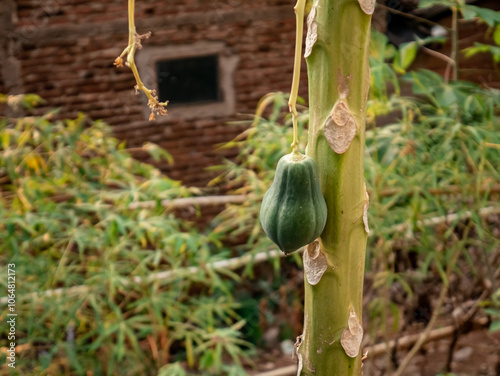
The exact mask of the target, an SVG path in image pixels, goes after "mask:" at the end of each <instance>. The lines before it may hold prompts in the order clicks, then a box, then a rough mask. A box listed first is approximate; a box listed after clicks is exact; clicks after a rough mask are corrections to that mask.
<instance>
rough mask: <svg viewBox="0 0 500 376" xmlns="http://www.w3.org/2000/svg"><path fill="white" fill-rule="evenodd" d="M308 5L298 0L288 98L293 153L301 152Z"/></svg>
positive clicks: (303, 0)
mask: <svg viewBox="0 0 500 376" xmlns="http://www.w3.org/2000/svg"><path fill="white" fill-rule="evenodd" d="M305 6H306V0H298V1H297V4H296V5H295V8H294V10H295V17H296V19H297V32H296V33H295V58H294V62H293V79H292V90H291V92H290V98H289V99H288V107H289V108H290V112H291V113H292V123H293V142H292V145H291V146H292V149H293V153H298V152H299V130H298V126H297V120H298V116H299V114H298V113H297V108H296V103H297V96H298V93H299V82H300V63H301V60H302V39H303V35H304V9H305Z"/></svg>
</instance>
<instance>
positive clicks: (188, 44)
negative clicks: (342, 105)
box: [0, 0, 500, 376]
mask: <svg viewBox="0 0 500 376" xmlns="http://www.w3.org/2000/svg"><path fill="white" fill-rule="evenodd" d="M294 5H295V2H294V1H288V0H286V1H278V0H276V1H268V2H264V1H252V2H248V1H240V0H227V1H196V0H183V1H177V2H175V3H172V4H171V3H169V2H163V1H139V0H138V1H137V2H136V4H135V18H136V26H137V31H138V32H139V34H143V33H146V32H148V31H151V32H152V36H151V38H149V39H145V40H143V41H142V44H143V48H142V49H141V50H140V51H138V53H137V55H136V64H137V67H138V69H139V72H140V74H141V78H142V80H143V81H144V83H145V84H146V86H147V87H149V88H151V89H155V90H156V91H157V94H158V95H159V99H160V100H161V101H164V100H169V101H170V103H169V105H168V107H167V109H168V116H167V117H157V118H156V120H155V121H152V122H150V121H148V118H149V114H150V111H149V108H148V106H147V100H146V97H145V96H144V95H143V93H139V94H136V93H135V90H134V85H135V84H136V83H135V79H134V77H133V75H132V72H131V71H130V69H129V68H127V67H121V68H117V67H115V66H114V65H113V63H114V61H115V58H116V57H117V56H118V55H119V54H120V53H121V52H122V51H123V49H124V48H125V47H126V45H127V41H128V21H127V2H126V1H107V2H99V1H78V0H67V1H65V0H57V1H43V2H42V1H37V0H20V1H13V0H3V1H2V2H1V3H0V17H1V20H0V72H1V74H0V94H1V97H0V144H1V145H0V151H1V154H0V155H1V158H0V189H1V191H0V193H1V202H0V250H1V253H0V260H1V263H0V268H1V269H0V270H1V273H2V278H0V281H1V282H0V284H1V285H2V293H0V299H1V301H0V303H1V306H0V319H1V320H0V322H1V324H0V325H1V328H2V333H4V329H6V328H7V314H8V307H9V306H8V304H9V300H8V294H9V291H8V289H10V287H9V284H8V281H7V273H8V271H7V270H8V268H7V265H8V264H9V263H14V264H15V265H16V267H15V270H16V281H17V282H16V286H15V289H16V290H15V291H16V302H15V309H16V312H17V313H18V319H17V320H18V321H17V326H16V346H17V347H16V356H17V360H16V369H14V370H13V369H11V368H9V367H8V366H7V361H6V355H7V350H8V345H9V341H7V339H6V338H4V336H2V338H1V342H0V348H1V349H0V350H1V351H0V359H2V360H1V365H0V375H17V374H22V375H104V374H107V375H163V376H176V375H247V374H250V375H258V374H261V375H262V374H263V372H266V371H271V370H272V371H273V372H274V373H272V375H274V376H279V375H293V374H295V372H296V371H295V368H294V366H293V365H294V364H295V362H294V361H293V360H292V355H291V353H292V351H293V344H294V342H295V338H296V336H298V335H299V334H300V333H302V319H303V318H302V315H303V312H302V300H303V273H302V266H301V263H302V258H301V257H300V255H293V256H290V257H287V258H282V257H281V256H280V254H279V253H278V252H277V251H276V248H275V246H274V245H273V244H272V243H271V241H270V240H268V239H267V238H266V237H265V235H264V233H263V231H262V229H261V228H260V224H259V221H258V212H259V208H260V202H261V199H262V196H263V194H264V193H265V191H266V190H267V189H268V188H269V186H270V184H271V182H272V179H273V177H274V169H275V166H276V163H277V161H278V160H279V158H280V157H281V156H282V155H284V154H286V153H287V152H288V148H289V144H290V142H291V137H292V135H291V120H290V118H289V115H288V108H287V94H286V93H288V91H289V90H290V86H291V77H292V70H293V52H294V40H295V15H294V13H293V6H294ZM454 9H455V10H456V11H454ZM499 11H500V3H498V1H494V0H491V1H487V0H485V1H479V0H478V1H466V2H464V1H455V0H441V1H434V0H433V1H431V0H425V1H423V0H422V1H418V0H407V1H403V0H401V1H397V0H389V1H382V0H381V1H378V2H377V7H376V11H375V14H374V16H373V21H372V24H373V32H372V40H371V44H370V48H371V57H370V65H371V70H372V79H371V90H370V96H369V101H368V108H367V149H366V160H365V171H366V172H365V176H366V180H367V187H368V190H369V193H370V211H369V219H370V226H371V232H372V233H371V235H370V237H369V243H368V251H367V252H368V254H367V263H366V281H365V312H364V327H365V333H366V335H365V340H364V343H363V346H364V348H365V349H368V350H369V355H368V359H367V360H365V366H364V367H365V368H364V372H365V374H367V375H390V374H393V372H394V371H395V370H397V369H398V367H399V366H400V365H401V361H402V359H403V358H404V357H405V355H406V354H407V353H408V350H409V348H411V346H413V345H414V344H415V343H416V342H417V340H418V338H420V336H422V335H423V333H426V330H427V334H426V337H427V338H426V341H425V343H424V344H422V345H421V346H420V347H419V351H418V352H416V354H414V356H413V357H412V360H411V362H410V364H409V365H408V367H406V370H404V372H403V374H405V375H438V374H443V375H445V374H456V375H492V376H495V375H500V350H499V349H500V292H499V284H500V267H499V266H500V245H499V242H500V241H499V238H500V205H499V204H498V202H499V193H500V173H499V166H500V122H499V106H500V93H499V91H498V89H499V88H500V72H499V70H498V62H500V12H499ZM454 15H456V17H455V16H454ZM455 36H456V37H455ZM454 67H458V69H457V74H456V76H455V69H454ZM269 93H271V94H269ZM268 94H269V95H268ZM299 94H300V95H301V97H302V98H303V99H302V101H301V106H300V111H301V115H300V119H299V120H300V127H301V128H300V129H301V136H300V137H301V140H303V141H305V140H306V139H307V134H306V133H307V122H308V111H307V74H306V67H305V64H303V72H302V76H301V85H300V92H299ZM266 95H267V96H266ZM263 97H264V98H265V99H264V100H263V102H260V103H261V104H262V106H261V108H263V109H264V111H263V113H261V114H260V115H261V116H260V115H259V116H256V115H255V111H256V107H257V105H258V103H259V101H261V99H262V98H263ZM304 147H305V145H302V146H301V150H302V151H303V150H304ZM434 316H435V319H434V320H432V319H433V317H434ZM5 333H6V332H5ZM384 343H387V344H388V345H389V346H388V349H387V348H386V346H385V345H384ZM377 346H378V347H377ZM4 359H5V361H4ZM268 375H269V376H271V373H269V374H268Z"/></svg>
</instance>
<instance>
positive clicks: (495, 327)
mask: <svg viewBox="0 0 500 376" xmlns="http://www.w3.org/2000/svg"><path fill="white" fill-rule="evenodd" d="M499 330H500V321H493V322H492V323H491V325H490V329H489V331H490V332H497V331H499Z"/></svg>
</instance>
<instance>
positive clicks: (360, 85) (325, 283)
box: [298, 0, 374, 376]
mask: <svg viewBox="0 0 500 376" xmlns="http://www.w3.org/2000/svg"><path fill="white" fill-rule="evenodd" d="M361 2H362V3H363V4H364V5H365V6H366V4H368V5H370V4H371V5H372V6H374V2H373V3H370V2H369V1H361ZM313 12H315V13H313ZM311 14H312V15H313V16H314V15H315V17H313V16H311ZM311 14H310V15H309V18H308V37H307V42H308V43H312V45H311V44H309V45H306V51H311V53H310V55H309V56H308V57H307V59H306V61H307V66H308V76H309V108H310V120H309V140H308V141H309V142H308V147H307V154H308V155H309V156H311V157H312V158H313V159H314V160H315V161H316V164H317V166H318V172H319V180H320V185H321V189H322V192H323V195H324V197H325V200H326V203H327V206H328V219H327V223H326V227H325V230H324V231H323V234H322V235H321V239H320V240H321V241H320V246H321V248H320V251H321V252H322V253H323V254H324V255H325V256H326V259H327V263H328V268H327V270H326V272H325V273H324V274H323V276H322V278H321V280H320V281H319V283H318V284H316V285H311V284H310V283H309V282H308V281H307V278H306V280H305V304H304V310H305V312H304V315H305V318H304V333H303V335H302V338H301V340H302V342H301V343H300V344H299V349H298V354H299V355H300V357H299V367H300V364H301V362H302V369H301V373H300V374H301V375H310V376H313V375H341V376H351V375H360V374H361V352H360V351H359V347H360V346H359V345H358V346H357V348H356V346H353V347H354V350H357V351H359V353H358V354H356V353H354V354H353V353H352V352H350V351H349V352H350V353H351V355H348V354H347V350H346V349H345V347H346V346H345V341H343V339H344V337H343V334H344V333H345V332H346V331H347V330H350V329H349V324H351V320H350V318H352V313H354V314H355V317H356V319H357V321H358V323H361V322H362V319H361V317H362V295H363V276H364V267H365V252H366V239H367V233H366V231H365V226H364V224H363V211H364V205H365V204H366V189H365V183H364V177H363V156H364V144H365V109H366V99H367V94H368V88H369V83H370V77H369V65H368V56H369V50H368V47H369V37H370V20H371V16H370V15H369V14H366V13H365V12H364V11H363V10H362V9H361V7H360V4H359V3H358V1H357V0H316V1H315V4H314V5H313V7H312V10H311ZM338 103H342V106H343V108H344V111H345V109H347V111H348V114H349V116H350V117H352V120H353V121H354V123H355V134H354V137H353V138H352V141H350V144H348V146H347V150H345V151H341V152H340V153H338V152H335V151H334V150H333V149H332V147H331V146H330V143H329V142H331V140H329V139H327V137H326V136H325V128H326V126H325V123H327V122H329V121H330V120H331V119H332V118H333V116H332V110H333V108H334V106H336V105H337V104H338ZM327 124H328V123H327ZM347 126H348V123H345V127H347ZM339 128H342V127H339ZM353 321H355V320H353ZM351 332H352V333H355V332H356V331H354V330H353V331H351ZM360 337H361V336H359V338H358V339H359V340H360ZM353 343H354V342H353Z"/></svg>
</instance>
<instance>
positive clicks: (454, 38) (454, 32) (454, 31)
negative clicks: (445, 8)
mask: <svg viewBox="0 0 500 376" xmlns="http://www.w3.org/2000/svg"><path fill="white" fill-rule="evenodd" d="M450 57H451V59H452V60H453V61H454V64H453V81H457V80H458V9H457V7H451V56H450Z"/></svg>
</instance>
